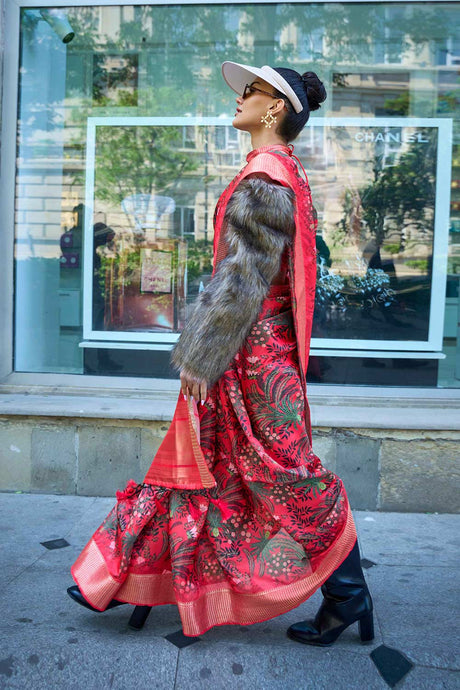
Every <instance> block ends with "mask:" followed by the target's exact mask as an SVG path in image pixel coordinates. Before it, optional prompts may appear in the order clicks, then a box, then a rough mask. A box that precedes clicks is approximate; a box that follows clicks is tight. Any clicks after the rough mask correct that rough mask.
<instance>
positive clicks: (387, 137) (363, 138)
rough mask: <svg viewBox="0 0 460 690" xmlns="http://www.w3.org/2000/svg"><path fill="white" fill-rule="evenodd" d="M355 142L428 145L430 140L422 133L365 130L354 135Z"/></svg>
mask: <svg viewBox="0 0 460 690" xmlns="http://www.w3.org/2000/svg"><path fill="white" fill-rule="evenodd" d="M355 140H356V141H359V142H366V143H367V142H374V143H376V142H379V141H381V142H382V143H385V144H392V143H395V144H413V143H418V144H429V142H430V140H429V139H428V138H427V136H426V135H425V134H424V133H423V132H404V131H396V132H391V131H384V132H373V131H371V130H366V131H364V132H357V133H356V134H355Z"/></svg>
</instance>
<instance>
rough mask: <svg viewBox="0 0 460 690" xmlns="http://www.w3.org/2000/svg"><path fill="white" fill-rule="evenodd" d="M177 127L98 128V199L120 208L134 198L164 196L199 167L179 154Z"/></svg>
mask: <svg viewBox="0 0 460 690" xmlns="http://www.w3.org/2000/svg"><path fill="white" fill-rule="evenodd" d="M178 143H179V145H180V130H179V128H177V127H110V126H108V127H98V128H97V140H96V166H95V168H96V174H95V199H97V200H101V201H110V202H112V203H114V204H116V205H117V206H118V205H119V204H121V202H122V201H123V199H124V198H125V197H127V196H130V195H133V194H153V193H156V194H161V193H163V192H165V191H166V190H167V191H168V192H169V194H168V196H173V195H172V194H171V190H172V189H173V188H174V186H176V185H177V184H178V182H179V180H180V178H181V176H182V175H183V174H184V173H186V172H189V171H190V170H195V169H196V168H197V163H196V162H195V161H194V160H193V159H192V157H191V155H190V154H188V153H187V152H184V151H180V150H177V148H176V147H177V146H178Z"/></svg>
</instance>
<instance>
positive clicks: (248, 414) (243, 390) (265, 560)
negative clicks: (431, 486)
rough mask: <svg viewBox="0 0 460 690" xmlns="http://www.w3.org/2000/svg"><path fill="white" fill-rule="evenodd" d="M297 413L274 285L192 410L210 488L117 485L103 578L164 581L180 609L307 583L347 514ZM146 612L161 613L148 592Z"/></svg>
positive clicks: (287, 304)
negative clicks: (196, 413)
mask: <svg viewBox="0 0 460 690" xmlns="http://www.w3.org/2000/svg"><path fill="white" fill-rule="evenodd" d="M305 409H306V400H305V396H304V388H303V386H302V381H301V377H300V372H299V364H298V355H297V347H296V337H295V333H294V327H293V318H292V310H291V298H290V292H289V288H288V286H286V287H284V286H273V287H272V289H271V292H270V295H269V297H268V298H267V299H266V300H265V303H264V306H263V309H262V312H261V314H260V316H259V319H258V321H257V323H255V324H254V326H253V328H252V330H251V333H250V335H249V337H248V338H247V340H246V342H245V345H244V346H243V348H242V349H241V350H240V351H239V352H238V354H237V355H236V357H235V358H234V360H233V362H232V363H231V365H230V367H229V368H228V370H227V371H226V372H225V374H224V375H223V376H222V377H221V379H220V380H219V381H218V382H217V383H216V384H215V386H214V387H213V388H212V390H211V391H210V394H209V396H208V399H207V401H206V404H205V405H204V406H203V407H202V408H201V412H200V431H201V441H200V444H201V448H202V450H203V453H204V457H205V460H206V462H207V465H208V467H209V469H210V471H211V472H212V474H213V476H214V477H215V479H216V487H215V488H214V489H209V490H206V489H202V490H197V491H192V490H177V489H171V488H162V487H158V486H152V485H149V484H136V483H135V482H134V481H133V480H131V481H130V482H128V485H127V487H126V489H125V490H124V491H120V492H118V493H117V499H118V501H117V505H116V506H115V507H114V509H113V510H112V511H111V513H110V514H109V515H108V517H107V518H106V520H105V521H104V523H103V524H102V525H101V526H100V528H99V529H98V530H97V531H96V533H95V534H94V536H93V540H94V542H95V543H96V545H97V547H98V549H99V551H100V553H101V554H102V556H103V558H104V560H105V563H106V566H107V568H108V570H109V572H110V576H111V577H112V578H113V579H115V580H116V581H117V582H118V583H120V585H122V583H123V582H124V581H125V580H126V578H127V577H129V576H130V575H139V576H141V575H146V576H147V575H148V576H151V575H157V576H158V577H159V578H160V579H162V578H167V579H169V580H171V582H172V588H173V592H174V598H173V599H172V602H173V601H175V602H191V601H193V600H195V599H197V598H198V597H202V596H206V592H207V590H208V589H213V590H215V589H216V587H222V588H224V589H228V590H231V591H232V592H240V593H251V594H256V593H258V592H266V591H267V590H273V589H276V588H281V587H283V586H285V585H287V584H289V583H293V582H296V581H299V580H301V579H302V578H305V577H306V576H308V575H309V574H311V573H312V572H314V570H315V568H316V567H317V566H318V564H319V563H320V562H321V559H322V557H323V556H324V554H325V553H326V551H327V550H329V549H330V548H331V547H332V546H333V545H334V542H335V540H336V539H337V538H338V537H339V535H340V534H341V532H342V530H343V529H344V526H345V523H346V520H347V513H348V511H349V506H348V501H347V498H346V494H345V490H344V488H343V485H342V482H341V480H340V479H339V478H338V477H337V476H336V475H335V474H333V473H332V472H330V471H328V470H327V469H325V468H324V467H323V466H322V464H321V462H320V460H319V458H318V457H317V456H316V455H314V453H313V452H312V449H311V446H310V441H309V428H308V424H307V422H306V419H307V417H308V415H306V414H305ZM114 596H115V598H117V596H116V594H114ZM172 602H171V603H172ZM131 603H138V602H136V601H131ZM142 603H146V601H145V597H144V600H143V602H142ZM148 603H149V604H150V605H155V604H157V603H166V602H165V601H164V600H162V601H159V600H158V598H157V597H156V594H155V591H154V589H152V591H151V595H149V602H148ZM273 615H276V614H273ZM265 617H270V616H265ZM229 622H234V621H229Z"/></svg>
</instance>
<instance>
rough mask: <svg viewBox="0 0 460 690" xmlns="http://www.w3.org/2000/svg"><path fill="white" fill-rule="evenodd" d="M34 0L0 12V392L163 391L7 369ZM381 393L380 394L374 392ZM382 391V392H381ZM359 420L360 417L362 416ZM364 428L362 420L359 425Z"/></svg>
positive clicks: (176, 1) (352, 389)
mask: <svg viewBox="0 0 460 690" xmlns="http://www.w3.org/2000/svg"><path fill="white" fill-rule="evenodd" d="M290 1H291V3H292V4H305V0H290ZM349 2H354V3H363V4H364V3H367V4H369V0H316V4H326V3H327V4H332V3H339V4H347V3H349ZM385 2H386V3H393V2H395V3H397V2H400V0H385ZM405 2H406V3H408V4H409V3H417V2H420V0H405ZM443 2H446V3H455V2H456V0H443ZM127 4H129V5H133V6H136V5H145V4H149V3H146V2H145V0H131V2H129V3H127V2H122V1H120V0H99V2H98V5H99V6H101V7H103V6H124V5H127ZM154 4H155V5H196V4H199V3H197V2H196V0H156V1H155V3H154ZM212 4H214V5H227V4H228V0H213V3H212ZM232 4H235V5H239V4H242V5H244V4H248V3H247V0H233V2H232ZM251 4H280V3H279V2H276V1H275V0H253V2H252V3H251ZM93 5H94V2H90V1H89V0H83V1H82V0H78V1H76V2H75V1H74V2H69V1H68V0H67V1H66V0H54V1H53V3H52V6H53V7H56V8H58V7H68V6H73V7H87V6H93ZM43 6H44V3H43V2H42V1H40V0H23V1H22V2H17V1H16V0H5V4H4V7H5V12H4V36H5V42H4V65H3V85H2V86H3V89H2V90H3V94H2V122H1V130H2V131H1V134H2V137H1V141H2V148H1V160H0V208H1V209H2V221H3V222H2V232H0V260H2V263H3V265H2V266H1V270H0V294H1V295H2V298H1V301H0V390H1V391H3V392H11V391H18V392H20V391H21V390H22V391H24V392H26V391H27V392H38V390H41V389H44V388H45V389H47V390H50V391H53V390H55V389H56V388H60V389H61V390H63V389H66V391H68V393H72V391H77V390H80V391H81V390H82V389H84V388H85V387H88V388H91V389H93V390H99V391H102V390H106V391H107V390H108V391H110V390H111V389H120V388H123V389H128V390H130V389H139V388H141V389H142V390H150V391H155V392H158V394H159V395H161V391H164V390H165V386H166V387H167V386H171V384H172V387H174V386H175V383H176V382H175V381H171V380H163V379H144V378H142V379H139V378H129V377H126V378H123V383H121V381H120V378H119V377H107V376H102V377H99V376H93V375H86V374H52V373H45V374H42V373H22V372H15V371H14V369H13V343H14V322H13V319H14V307H13V303H14V289H15V286H14V225H15V223H14V221H15V186H16V132H17V114H18V86H19V39H20V34H19V32H20V11H21V9H23V8H37V7H43ZM343 388H344V392H345V393H346V394H347V395H352V396H354V395H355V394H356V395H359V393H360V391H361V394H364V393H365V392H367V393H370V394H371V395H373V396H374V395H375V396H376V398H377V400H378V399H379V397H382V398H387V397H388V388H386V387H382V386H363V387H360V386H344V387H343ZM310 389H311V390H312V391H314V393H315V394H317V395H318V394H320V395H324V397H329V395H330V392H329V387H328V386H321V385H312V386H310ZM391 390H392V391H393V393H392V395H393V394H394V396H395V397H404V398H409V399H411V398H413V399H415V400H416V399H419V398H420V397H421V395H423V394H425V395H426V396H427V397H429V396H431V395H433V394H434V395H435V396H436V398H444V397H445V398H446V399H453V398H460V390H456V389H449V388H445V389H442V388H426V389H421V388H417V389H412V388H407V389H398V390H395V389H393V388H392V389H391ZM380 391H381V395H380ZM385 391H386V392H385ZM363 422H364V419H363ZM364 426H365V424H364Z"/></svg>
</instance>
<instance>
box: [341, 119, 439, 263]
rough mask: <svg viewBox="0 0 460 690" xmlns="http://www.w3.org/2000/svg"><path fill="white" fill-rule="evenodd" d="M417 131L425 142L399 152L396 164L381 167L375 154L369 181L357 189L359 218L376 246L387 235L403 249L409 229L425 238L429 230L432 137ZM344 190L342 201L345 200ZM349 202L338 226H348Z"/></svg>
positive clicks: (433, 157)
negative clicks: (394, 236)
mask: <svg viewBox="0 0 460 690" xmlns="http://www.w3.org/2000/svg"><path fill="white" fill-rule="evenodd" d="M418 132H419V133H420V134H421V135H423V138H425V139H428V143H426V144H423V143H419V142H415V143H412V144H409V145H408V148H407V150H406V151H405V152H404V153H401V155H400V156H399V160H398V162H397V163H396V165H392V166H387V167H384V166H383V161H382V156H376V157H375V160H374V167H373V180H372V182H370V183H369V184H367V185H366V186H365V187H361V188H360V189H359V190H358V191H359V196H360V201H361V218H362V221H363V223H364V224H365V227H366V228H367V229H368V230H369V232H370V233H371V235H372V236H373V237H374V238H375V242H376V245H377V247H378V248H380V247H381V246H382V244H383V242H384V240H385V237H386V236H387V235H389V234H393V233H395V232H396V233H397V234H398V236H399V251H400V252H402V251H403V250H404V248H405V245H406V242H407V239H408V233H409V231H410V232H411V233H412V234H416V235H417V237H418V238H420V239H424V240H426V239H427V238H429V237H430V235H431V233H432V232H433V218H434V203H435V171H436V138H435V133H433V132H432V131H430V130H427V129H423V128H421V129H419V130H418ZM346 195H347V192H346V193H345V201H346V200H347V196H346ZM350 208H351V205H346V206H345V208H344V217H343V218H342V221H341V223H340V225H341V227H344V226H349V223H350V217H349V215H348V214H349V213H350Z"/></svg>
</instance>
